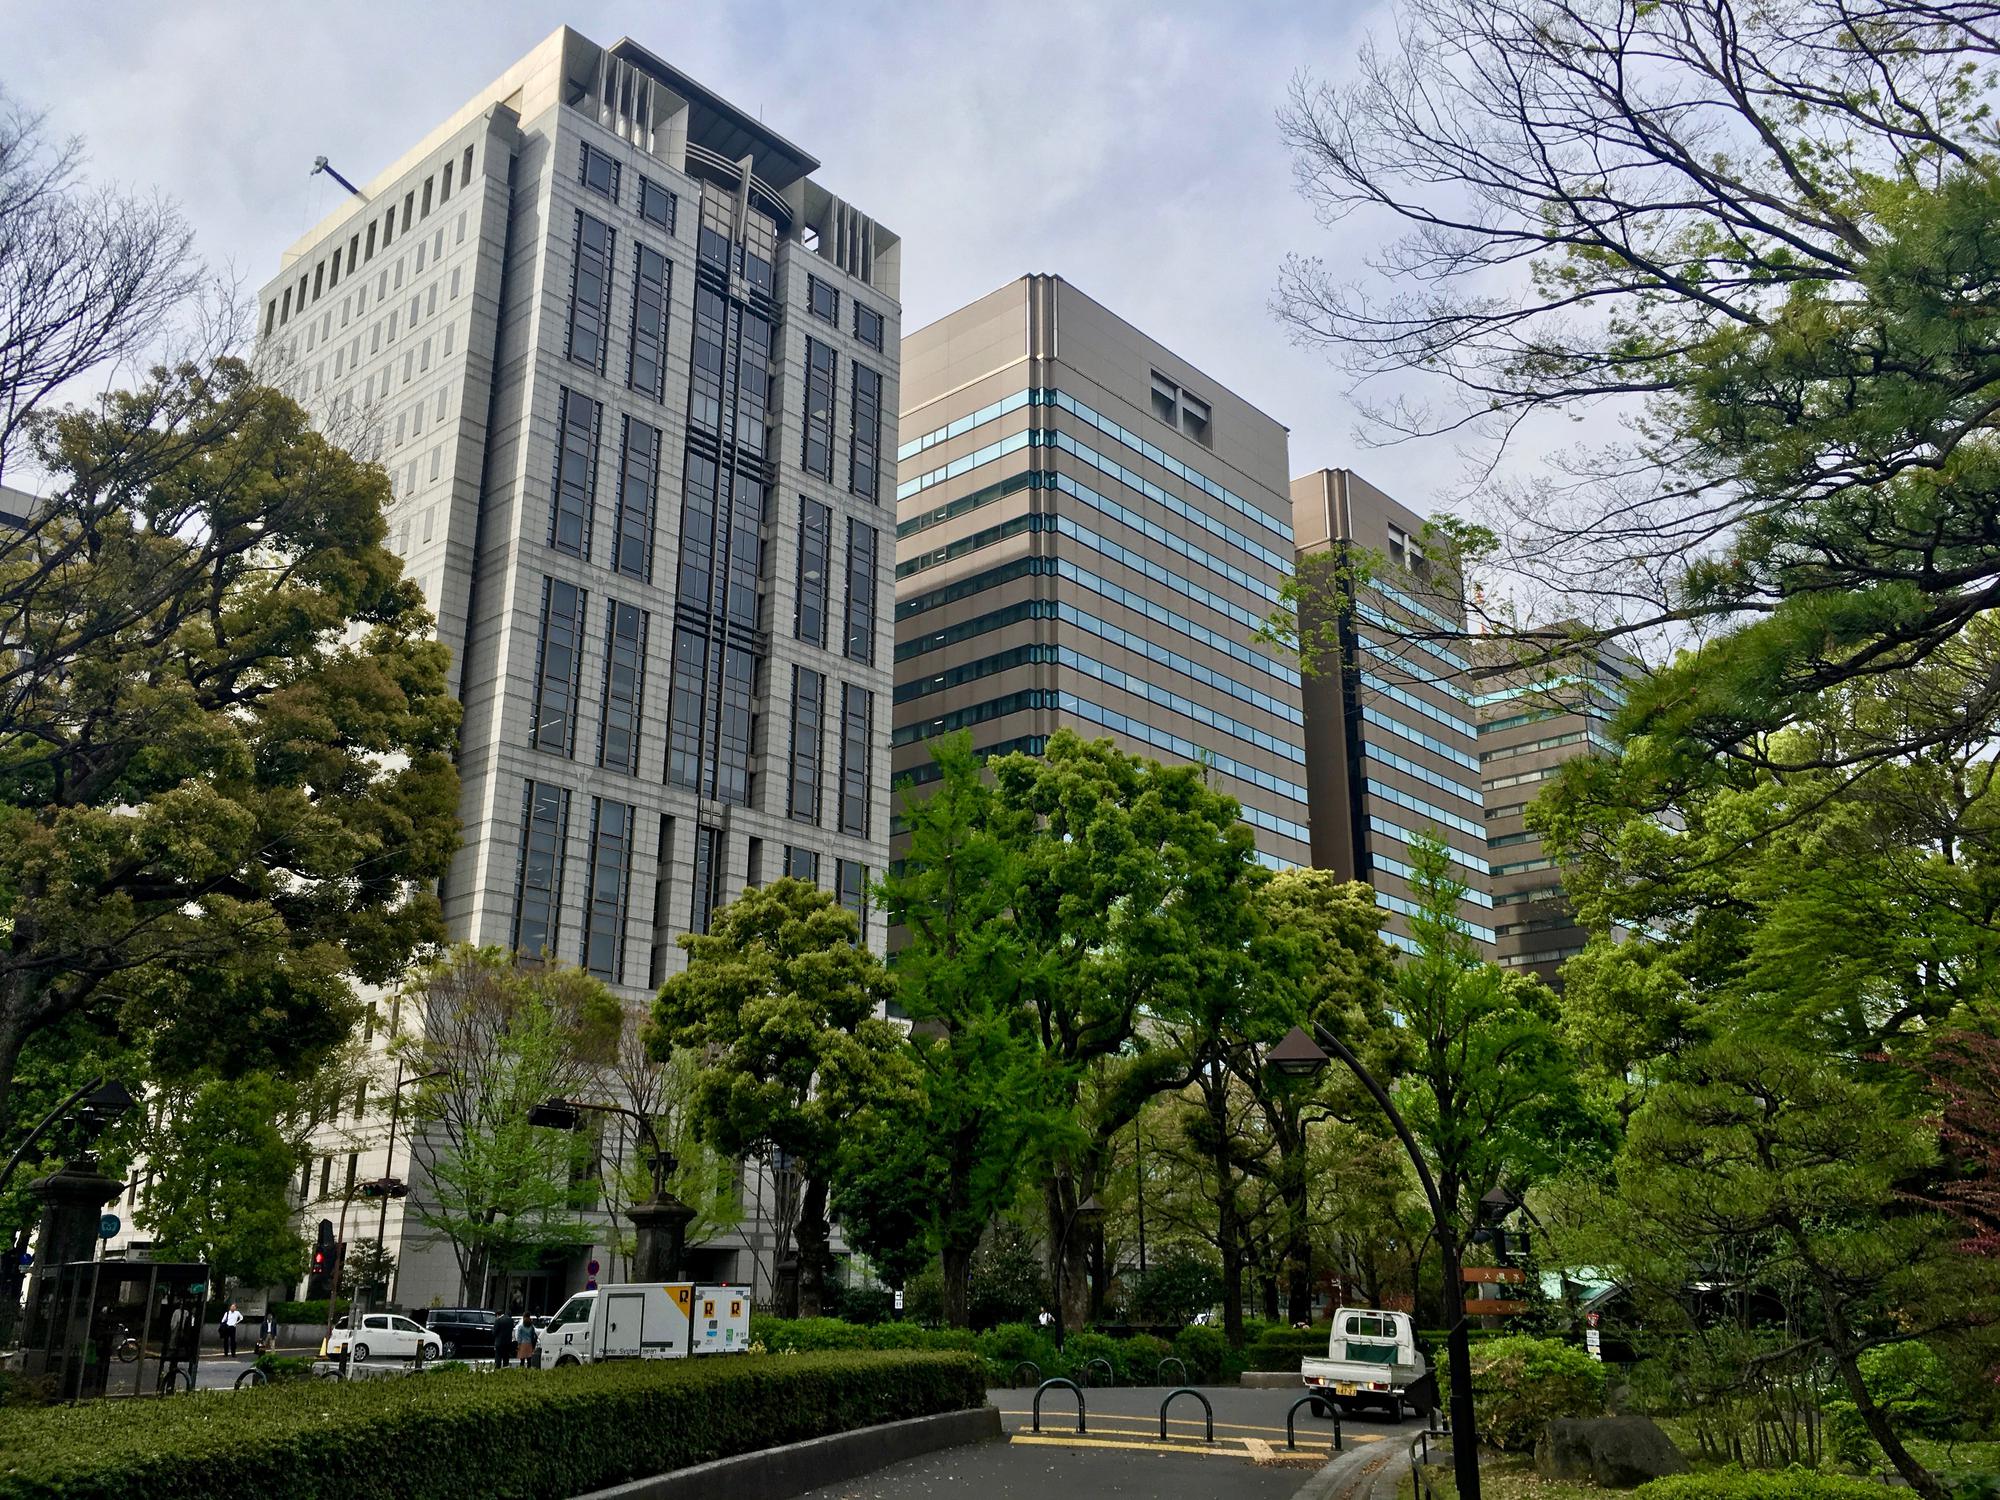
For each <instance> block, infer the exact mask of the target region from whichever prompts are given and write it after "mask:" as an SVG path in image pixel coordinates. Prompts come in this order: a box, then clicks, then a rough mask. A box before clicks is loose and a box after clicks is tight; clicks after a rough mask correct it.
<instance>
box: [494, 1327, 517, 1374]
mask: <svg viewBox="0 0 2000 1500" xmlns="http://www.w3.org/2000/svg"><path fill="white" fill-rule="evenodd" d="M513 1354H514V1319H513V1317H512V1316H511V1315H510V1314H508V1313H501V1314H500V1316H499V1317H497V1318H495V1319H494V1320H493V1364H494V1367H495V1368H496V1369H501V1370H504V1369H506V1368H507V1361H508V1360H509V1359H511V1358H512V1357H513Z"/></svg>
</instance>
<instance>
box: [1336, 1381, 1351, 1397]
mask: <svg viewBox="0 0 2000 1500" xmlns="http://www.w3.org/2000/svg"><path fill="white" fill-rule="evenodd" d="M1333 1393H1334V1395H1336V1396H1351V1395H1353V1394H1354V1382H1353V1381H1351V1380H1336V1381H1335V1382H1334V1383H1333Z"/></svg>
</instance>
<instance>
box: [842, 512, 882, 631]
mask: <svg viewBox="0 0 2000 1500" xmlns="http://www.w3.org/2000/svg"><path fill="white" fill-rule="evenodd" d="M879 544H880V538H879V536H878V534H877V532H876V530H875V528H874V527H873V526H868V525H864V524H863V523H862V522H860V521H856V520H853V519H851V518H850V519H849V521H848V523H847V605H846V607H847V617H846V622H845V623H846V637H847V639H846V642H845V644H844V645H843V647H842V650H843V651H844V652H845V653H846V655H847V656H848V657H850V658H851V659H852V660H854V661H863V662H867V663H868V665H869V666H871V667H872V666H874V665H875V594H876V590H877V568H878V547H879Z"/></svg>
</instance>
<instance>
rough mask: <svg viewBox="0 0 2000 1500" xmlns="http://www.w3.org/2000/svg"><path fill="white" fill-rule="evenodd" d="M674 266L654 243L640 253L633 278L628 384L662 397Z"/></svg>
mask: <svg viewBox="0 0 2000 1500" xmlns="http://www.w3.org/2000/svg"><path fill="white" fill-rule="evenodd" d="M672 287H673V266H672V264H671V263H670V262H669V261H668V260H667V258H666V257H665V256H664V255H662V254H660V252H659V251H657V250H655V249H653V248H652V246H650V245H640V246H639V247H638V249H637V252H636V262H635V266H634V275H633V278H632V343H631V348H630V350H629V351H628V353H627V356H626V361H625V383H626V384H627V385H629V386H630V387H631V388H632V389H633V390H635V391H638V392H640V393H642V394H644V395H647V396H650V397H652V398H653V399H654V400H655V401H658V400H661V399H663V398H664V397H665V396H666V393H667V309H668V308H669V307H670V306H671V305H672Z"/></svg>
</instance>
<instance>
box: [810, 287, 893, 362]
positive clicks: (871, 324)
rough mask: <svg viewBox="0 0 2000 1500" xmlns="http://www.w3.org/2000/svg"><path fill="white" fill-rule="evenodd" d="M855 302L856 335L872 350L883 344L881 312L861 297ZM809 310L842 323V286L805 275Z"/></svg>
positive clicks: (818, 315)
mask: <svg viewBox="0 0 2000 1500" xmlns="http://www.w3.org/2000/svg"><path fill="white" fill-rule="evenodd" d="M849 300H850V301H851V302H853V304H854V336H855V337H856V338H857V339H859V340H860V341H861V342H862V343H864V344H866V345H867V346H868V347H869V348H871V349H880V348H881V347H882V329H883V323H882V315H881V314H880V313H879V312H877V311H875V309H874V308H872V307H870V306H868V305H867V304H866V303H865V302H863V301H862V300H861V299H860V298H859V297H853V298H850V299H849ZM806 310H807V311H808V312H810V313H811V314H812V315H813V316H814V317H815V318H818V319H820V320H821V321H822V322H827V323H831V324H833V326H834V327H836V328H838V327H839V326H840V289H839V288H838V287H836V286H835V285H833V283H832V282H829V281H822V280H820V278H819V277H817V276H808V277H807V278H806Z"/></svg>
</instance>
